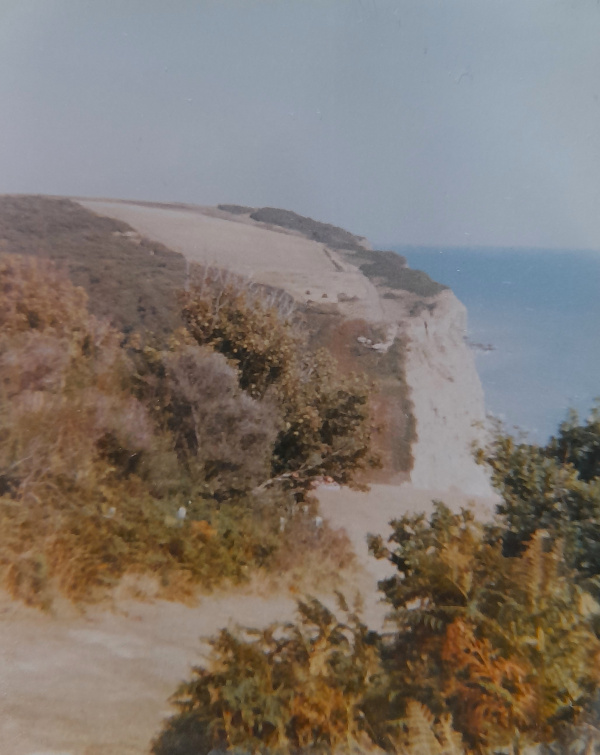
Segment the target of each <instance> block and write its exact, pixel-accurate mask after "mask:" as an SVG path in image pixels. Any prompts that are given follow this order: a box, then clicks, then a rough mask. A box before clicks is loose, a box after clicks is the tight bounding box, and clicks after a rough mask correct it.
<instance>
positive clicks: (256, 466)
mask: <svg viewBox="0 0 600 755" xmlns="http://www.w3.org/2000/svg"><path fill="white" fill-rule="evenodd" d="M165 366H166V373H167V379H168V385H169V390H170V401H171V412H172V417H171V426H172V429H173V432H174V434H175V436H176V443H177V445H178V447H179V449H180V450H181V451H182V452H183V453H184V455H185V457H186V460H187V463H188V464H189V465H190V466H191V467H192V468H193V469H195V471H196V472H197V473H198V472H199V473H200V474H201V477H202V478H203V480H204V481H205V482H206V483H207V485H208V486H209V488H210V489H211V492H212V493H213V495H217V496H221V497H223V496H226V497H231V496H232V495H234V494H236V493H241V492H244V491H247V490H249V489H250V488H252V487H254V486H255V485H258V484H259V483H260V482H262V481H263V480H265V479H266V478H267V477H268V476H269V471H270V459H271V454H272V449H273V442H274V440H275V435H276V432H277V427H276V414H275V411H274V409H273V407H272V406H271V405H270V404H268V403H267V402H259V401H257V400H255V399H253V398H252V397H251V396H249V395H248V394H247V393H244V392H243V391H242V390H241V389H240V387H239V385H238V375H237V372H236V370H235V369H233V368H232V367H231V366H229V365H228V364H227V361H226V360H225V358H224V357H223V356H222V355H221V354H216V353H214V352H212V351H210V350H208V349H202V348H200V347H198V346H188V347H184V348H183V349H180V350H178V351H176V352H174V353H170V354H167V355H166V356H165Z"/></svg>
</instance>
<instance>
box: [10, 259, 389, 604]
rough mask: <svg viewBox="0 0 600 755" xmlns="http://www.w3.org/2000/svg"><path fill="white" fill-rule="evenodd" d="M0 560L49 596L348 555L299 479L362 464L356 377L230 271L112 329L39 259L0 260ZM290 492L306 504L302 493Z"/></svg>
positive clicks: (211, 579)
mask: <svg viewBox="0 0 600 755" xmlns="http://www.w3.org/2000/svg"><path fill="white" fill-rule="evenodd" d="M0 291H1V292H2V297H1V298H0V373H1V374H2V381H1V384H0V522H1V526H0V566H1V576H2V580H3V582H4V584H5V586H6V587H7V588H8V589H9V590H10V591H11V593H12V594H13V595H14V596H15V597H19V598H22V599H24V600H25V601H27V602H30V603H34V604H39V605H42V606H47V605H49V604H50V603H51V601H52V597H53V595H54V594H55V593H56V591H60V592H62V593H64V594H66V595H67V596H69V597H70V598H73V599H75V600H94V599H97V598H99V597H102V596H103V595H104V594H106V591H107V590H109V589H110V588H112V587H114V586H115V585H116V584H117V583H118V582H119V580H120V579H121V578H122V577H123V576H124V575H125V574H130V575H143V574H150V575H152V576H153V577H155V578H156V579H157V580H158V582H159V585H158V588H157V589H158V593H159V594H163V595H165V596H166V597H172V598H181V599H188V598H191V597H192V596H193V594H194V591H195V590H196V589H197V587H199V586H201V587H203V588H205V589H206V588H210V587H211V586H212V585H214V584H216V583H218V582H220V581H223V580H225V579H229V580H233V581H240V580H244V579H247V578H248V577H249V576H250V575H251V573H252V571H253V570H256V569H263V570H269V569H272V570H279V571H281V570H282V569H283V570H284V569H288V570H289V569H293V568H296V567H301V566H302V564H304V563H305V562H306V560H307V559H308V558H310V554H311V552H318V553H319V554H320V556H319V562H320V564H321V566H322V570H317V571H316V572H315V575H314V576H315V578H316V579H323V578H324V577H326V575H327V574H328V573H329V574H336V573H337V572H339V570H340V569H341V568H343V567H344V566H345V565H348V564H349V561H350V551H349V548H348V547H347V545H346V541H345V539H344V538H343V537H342V536H340V535H337V534H336V533H333V532H331V531H329V530H328V529H327V527H323V526H315V523H314V520H313V517H314V513H315V511H314V507H315V504H314V502H312V500H311V498H310V490H311V487H312V483H313V481H314V480H316V479H319V478H320V477H321V476H323V475H329V476H331V477H332V478H333V479H336V480H338V481H339V482H351V481H352V477H353V474H354V473H355V472H356V471H357V470H359V469H361V468H363V467H364V466H365V465H368V464H372V463H375V460H374V459H373V458H372V456H371V454H370V451H369V445H370V416H369V409H368V391H367V387H366V385H364V383H363V382H362V381H361V380H360V378H358V377H355V376H352V375H351V376H349V377H340V376H339V375H338V374H337V372H336V369H335V365H334V364H333V362H332V361H331V359H329V358H328V357H327V356H326V355H325V354H323V353H321V354H316V355H314V354H311V353H310V352H309V351H308V350H307V349H306V348H305V347H304V345H303V344H304V340H303V339H304V337H303V335H302V333H301V331H300V330H299V329H298V326H297V325H295V324H294V323H293V322H292V320H291V319H289V318H286V317H285V316H284V315H283V314H282V313H281V311H280V310H279V309H278V307H277V303H276V302H273V301H271V300H269V299H268V298H264V297H263V295H262V293H261V291H255V290H253V289H252V287H251V286H249V285H247V284H246V283H245V282H244V281H243V280H242V279H238V278H228V277H226V278H223V277H220V276H216V277H215V276H212V277H211V276H210V275H204V276H203V277H202V278H201V282H200V283H198V284H197V285H196V284H192V286H191V287H190V288H189V290H188V291H187V292H186V293H185V294H184V295H183V301H182V303H181V304H180V305H179V306H181V307H182V314H183V319H184V320H185V322H186V323H187V328H182V329H179V330H178V331H175V332H173V333H172V334H171V337H170V338H169V339H168V343H167V344H166V345H164V346H160V345H157V343H156V342H155V341H154V340H153V339H151V338H150V337H149V336H148V335H146V336H144V337H140V336H138V337H135V336H131V337H130V338H129V339H124V336H123V334H122V333H121V332H119V331H118V330H116V329H115V328H113V327H112V326H111V325H110V324H109V323H108V322H106V321H105V320H100V319H97V318H96V317H94V316H93V315H92V314H90V313H89V311H88V309H87V296H86V294H85V292H84V291H83V289H81V288H78V287H75V286H74V285H73V284H72V283H71V282H70V281H69V279H68V278H67V277H66V275H65V274H64V273H61V272H59V271H57V270H56V268H55V267H54V266H53V264H52V263H51V262H50V261H49V260H45V259H39V258H37V257H32V256H27V257H26V256H16V255H4V256H2V257H0ZM300 504H302V505H300Z"/></svg>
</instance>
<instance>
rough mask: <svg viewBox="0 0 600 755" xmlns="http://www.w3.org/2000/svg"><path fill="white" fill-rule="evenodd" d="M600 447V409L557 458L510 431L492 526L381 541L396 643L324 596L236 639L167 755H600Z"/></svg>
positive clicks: (384, 588) (453, 516) (196, 689)
mask: <svg viewBox="0 0 600 755" xmlns="http://www.w3.org/2000/svg"><path fill="white" fill-rule="evenodd" d="M598 449H600V418H599V414H598V411H597V410H595V411H594V412H592V415H591V416H590V418H589V419H588V420H587V421H586V423H584V424H580V423H579V420H578V418H577V417H576V416H575V415H573V416H571V417H570V419H569V420H568V421H567V422H565V423H564V424H563V425H562V426H561V427H560V429H559V433H558V434H557V436H556V437H555V438H553V439H552V440H551V441H550V443H548V445H547V446H545V447H538V446H535V445H532V444H528V443H526V442H524V441H517V440H515V439H513V438H511V437H509V436H507V435H504V434H502V433H501V432H498V434H497V435H496V437H495V439H494V440H493V442H492V443H491V444H490V445H489V447H488V448H487V449H485V450H482V451H481V452H480V454H479V456H480V461H481V462H482V463H485V464H487V465H488V466H489V468H490V469H491V472H492V479H493V481H494V484H495V485H496V487H497V489H498V490H499V492H500V493H501V494H502V498H503V500H502V502H501V503H500V505H499V507H498V515H497V517H496V519H495V520H494V521H493V522H492V523H488V524H482V523H480V522H478V521H477V520H476V519H475V517H474V515H473V514H472V513H471V512H469V511H466V510H463V511H462V512H461V513H459V514H457V513H452V512H451V511H450V510H449V509H448V508H447V507H445V506H444V504H442V503H440V502H438V503H436V504H435V507H434V512H433V514H432V515H431V516H430V517H429V518H427V517H426V516H425V515H423V514H421V515H416V516H415V515H413V516H404V517H402V518H401V519H399V520H396V521H392V522H391V528H392V532H391V535H390V536H389V537H388V538H387V539H385V540H384V538H383V537H381V536H376V537H375V536H373V537H371V538H370V548H371V552H372V553H373V555H374V556H375V557H377V558H383V559H387V560H388V561H389V562H390V563H391V564H392V565H393V566H394V567H395V573H394V576H393V577H390V578H388V579H386V580H384V581H382V582H380V584H379V589H380V591H381V593H382V596H383V599H384V600H385V601H386V602H387V604H388V605H389V608H390V613H389V618H388V626H387V630H386V631H384V632H381V633H379V632H374V631H370V630H369V629H367V627H366V626H365V624H364V623H363V622H362V620H361V619H360V617H359V615H357V614H356V613H355V612H352V611H349V609H348V606H347V605H346V604H345V603H344V600H343V598H341V596H340V606H339V611H338V612H337V615H336V614H335V613H333V612H331V611H330V610H328V609H327V608H325V607H324V606H323V605H321V604H320V603H319V602H318V601H316V600H314V599H306V600H304V601H301V602H299V604H298V618H297V620H296V622H294V623H291V624H281V625H273V626H271V627H269V628H268V629H266V630H263V631H253V630H247V629H239V630H238V631H237V632H230V631H227V632H221V634H220V635H218V636H217V637H215V638H214V639H213V641H212V654H211V656H210V658H209V661H208V663H207V664H206V665H205V666H202V667H197V668H195V670H194V674H193V677H192V679H191V680H190V681H188V682H186V683H184V684H182V685H181V687H180V688H179V690H178V691H177V692H176V694H175V696H174V698H173V702H174V704H175V706H176V708H177V709H178V712H177V714H176V715H174V716H173V717H172V718H171V719H170V720H169V721H168V722H167V724H166V726H165V729H164V730H163V732H162V734H161V735H160V736H159V737H158V738H157V740H156V741H155V743H154V749H153V751H154V753H155V754H156V755H191V754H192V753H208V752H209V751H211V750H218V751H235V752H240V751H243V752H252V753H291V752H314V753H320V752H322V753H328V752H338V753H341V752H363V753H364V752H375V751H378V752H393V753H398V754H399V755H461V754H462V755H467V754H479V755H481V754H483V753H490V754H491V753H511V754H512V755H517V754H518V753H525V752H528V753H532V752H536V753H546V754H547V755H550V754H551V755H566V754H567V753H568V754H569V755H591V754H592V753H594V752H597V751H598V748H599V747H600V731H599V728H598V725H597V721H598V717H597V707H598V683H599V682H600V639H599V637H600V605H599V603H598V602H597V598H598V584H599V583H598V575H599V573H600V562H599V560H598V558H597V548H598V545H597V543H598V540H597V521H598V510H599V506H600V453H599V450H598ZM340 617H341V618H340ZM532 747H534V748H537V749H535V750H532V749H531V748H532Z"/></svg>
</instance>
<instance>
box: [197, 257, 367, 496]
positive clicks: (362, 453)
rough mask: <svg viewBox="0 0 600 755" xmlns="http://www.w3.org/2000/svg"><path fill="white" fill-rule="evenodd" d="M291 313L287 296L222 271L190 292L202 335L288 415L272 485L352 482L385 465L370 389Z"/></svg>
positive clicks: (259, 395)
mask: <svg viewBox="0 0 600 755" xmlns="http://www.w3.org/2000/svg"><path fill="white" fill-rule="evenodd" d="M286 314H287V315H288V316H287V317H286V316H285V315H286ZM290 314H291V311H290V302H289V300H288V299H287V298H286V297H283V298H281V296H276V298H275V299H273V292H269V291H267V290H265V289H263V288H261V287H255V286H251V285H249V284H248V283H247V282H245V281H244V280H243V279H240V278H237V277H236V276H231V275H223V274H222V273H220V272H219V271H216V270H214V271H210V270H202V271H200V272H198V273H197V274H196V275H195V276H194V278H193V280H192V283H191V285H190V287H189V290H188V291H187V292H185V294H184V295H183V317H184V321H185V323H186V326H187V329H188V331H189V333H190V334H191V336H192V337H193V338H194V340H195V341H196V342H197V343H198V344H200V345H206V346H210V347H211V348H212V349H214V350H215V351H217V352H219V353H221V354H223V355H224V356H225V357H227V358H228V360H229V361H230V362H231V363H232V364H234V365H235V366H236V368H237V370H238V372H239V382H240V387H241V388H242V389H243V390H244V391H245V392H247V393H248V394H249V395H250V396H251V397H252V398H254V399H255V400H259V401H265V402H268V403H269V404H271V405H272V406H273V407H274V408H275V411H276V413H277V415H278V416H279V418H280V422H281V424H280V426H279V431H278V433H277V436H276V438H275V443H274V447H273V455H272V460H271V475H270V482H271V481H273V482H275V481H277V482H285V483H286V485H287V486H291V487H294V488H296V489H302V490H308V489H310V487H311V485H312V483H313V481H314V480H315V479H316V478H318V477H321V476H324V475H327V476H330V477H332V478H333V479H334V480H336V481H337V482H340V483H352V481H353V479H354V476H355V474H356V473H357V472H359V471H361V470H363V469H365V468H368V467H370V466H374V465H375V464H376V463H377V460H376V458H375V457H374V456H373V455H372V453H371V451H370V446H371V423H370V414H369V402H368V396H369V386H368V384H367V383H366V381H365V380H364V378H362V377H360V376H357V375H354V374H350V375H348V376H347V377H342V376H341V375H339V374H338V373H337V369H336V366H335V362H334V361H333V359H332V358H331V357H330V356H329V354H328V353H327V352H326V351H324V350H320V351H318V352H317V353H316V354H314V353H312V352H311V351H310V349H309V348H308V346H307V343H306V335H305V334H303V333H302V332H301V331H300V330H299V329H298V327H296V326H295V325H294V322H293V320H292V319H291V317H290V316H289V315H290Z"/></svg>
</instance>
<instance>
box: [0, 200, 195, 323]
mask: <svg viewBox="0 0 600 755" xmlns="http://www.w3.org/2000/svg"><path fill="white" fill-rule="evenodd" d="M2 252H4V253H10V254H23V255H27V256H32V257H41V258H44V259H49V260H52V261H53V262H54V263H55V265H56V266H57V267H58V268H59V269H61V270H63V271H64V272H66V274H67V275H68V277H69V278H70V280H71V281H72V282H73V283H74V284H75V285H76V286H81V287H82V288H84V289H85V291H86V292H87V295H88V308H89V311H90V312H91V313H92V314H93V315H95V316H96V317H100V318H107V319H109V320H110V321H111V323H112V324H113V325H114V327H116V328H117V329H118V330H120V331H122V332H123V333H126V334H128V333H132V332H134V331H140V330H148V331H151V332H153V333H154V334H156V335H157V336H158V337H160V338H164V337H166V336H168V334H169V333H171V332H172V331H173V330H174V329H175V328H176V327H178V326H179V325H180V324H181V320H180V318H179V308H178V305H177V291H179V290H180V289H182V288H183V287H184V285H185V279H186V262H185V259H184V257H183V256H182V255H181V254H177V253H175V252H172V251H171V250H169V249H167V248H166V247H165V246H163V245H162V244H157V243H155V242H150V241H148V240H147V239H145V238H143V237H142V236H140V235H139V234H137V233H135V232H134V231H132V229H131V228H130V227H129V226H128V225H127V224H126V223H121V222H119V221H117V220H112V219H111V218H106V217H99V216H98V215H95V214H94V213H92V212H89V211H88V210H85V209H84V208H83V207H81V205H79V204H76V203H75V202H71V201H70V200H68V199H52V198H49V197H34V196H0V253H2Z"/></svg>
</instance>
